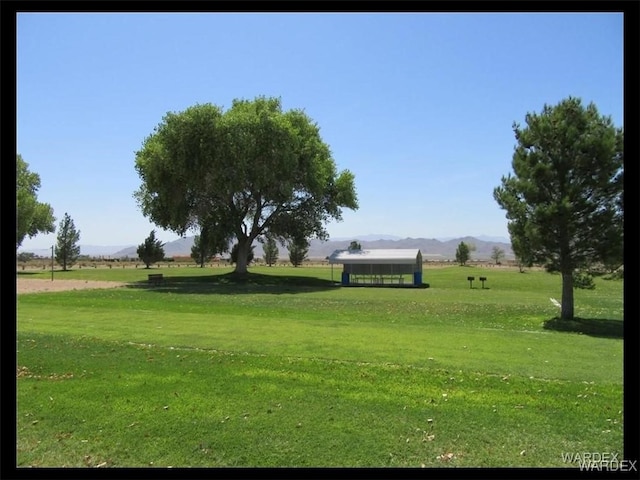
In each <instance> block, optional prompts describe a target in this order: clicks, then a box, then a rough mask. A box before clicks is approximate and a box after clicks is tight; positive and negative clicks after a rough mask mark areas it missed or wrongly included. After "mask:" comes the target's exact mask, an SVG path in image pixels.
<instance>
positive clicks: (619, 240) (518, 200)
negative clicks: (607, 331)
mask: <svg viewBox="0 0 640 480" xmlns="http://www.w3.org/2000/svg"><path fill="white" fill-rule="evenodd" d="M525 120H526V123H527V125H526V126H525V127H521V126H520V125H518V124H515V123H514V126H513V129H514V133H515V137H516V141H517V145H516V148H515V151H514V154H513V158H512V162H511V166H512V168H513V175H512V174H509V175H508V176H503V177H502V183H501V185H500V186H498V187H496V188H495V189H494V192H493V196H494V198H495V200H496V201H497V202H498V204H499V205H500V207H501V208H503V209H504V210H505V211H506V216H507V219H508V220H509V223H508V224H507V227H508V229H509V234H510V235H511V244H512V246H513V247H514V253H515V254H516V255H517V256H519V257H520V258H522V259H523V260H525V261H527V262H534V263H536V264H540V265H544V267H545V268H546V269H547V271H550V272H559V273H560V274H561V275H562V302H561V303H562V307H561V313H560V318H561V319H563V320H572V319H573V318H574V296H573V289H574V288H576V287H580V288H585V287H586V288H590V285H591V284H590V283H589V281H588V280H585V278H586V277H585V276H584V274H583V273H584V272H585V271H587V270H588V269H589V268H590V267H592V266H595V265H608V266H609V267H610V268H611V267H613V266H614V265H621V264H622V261H623V258H622V256H623V224H624V204H623V176H624V132H623V130H622V128H616V127H615V126H614V125H613V122H612V120H611V117H606V116H601V115H600V114H599V113H598V109H597V108H596V106H595V105H594V104H592V103H591V104H589V105H588V106H587V107H584V106H583V105H582V102H581V101H580V99H577V98H572V97H569V98H568V99H565V100H563V101H561V102H560V103H559V104H558V105H555V106H549V105H545V106H544V108H543V110H542V112H541V113H539V114H538V113H528V114H527V115H526V117H525ZM576 280H578V281H576Z"/></svg>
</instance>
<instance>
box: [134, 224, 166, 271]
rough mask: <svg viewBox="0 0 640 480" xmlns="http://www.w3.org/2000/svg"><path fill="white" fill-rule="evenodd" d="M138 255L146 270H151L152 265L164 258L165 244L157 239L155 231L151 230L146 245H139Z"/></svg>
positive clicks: (145, 241)
mask: <svg viewBox="0 0 640 480" xmlns="http://www.w3.org/2000/svg"><path fill="white" fill-rule="evenodd" d="M136 253H137V254H138V258H139V259H140V260H142V262H143V263H144V264H145V268H151V265H152V264H154V263H156V262H159V261H160V260H162V259H163V258H164V244H163V243H162V242H161V241H160V240H158V239H157V238H156V231H155V230H151V233H149V236H148V237H147V238H145V240H144V243H141V244H140V245H138V249H137V251H136Z"/></svg>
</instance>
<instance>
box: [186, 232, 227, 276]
mask: <svg viewBox="0 0 640 480" xmlns="http://www.w3.org/2000/svg"><path fill="white" fill-rule="evenodd" d="M220 232H221V230H219V229H217V228H216V227H215V226H205V227H202V228H201V229H200V235H196V236H195V237H194V239H193V246H192V247H191V258H193V261H194V262H196V263H197V264H198V265H200V268H203V267H204V264H205V263H206V262H208V261H210V260H211V259H212V258H213V257H214V256H215V255H216V254H218V253H224V252H226V251H227V250H228V249H229V239H228V238H227V237H225V236H223V235H220Z"/></svg>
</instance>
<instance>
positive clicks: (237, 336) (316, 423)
mask: <svg viewBox="0 0 640 480" xmlns="http://www.w3.org/2000/svg"><path fill="white" fill-rule="evenodd" d="M230 271H231V269H230V268H205V269H200V268H160V269H153V273H163V274H164V275H165V277H166V282H165V283H164V284H163V285H160V286H157V287H153V286H149V285H147V281H146V275H147V273H149V271H148V270H144V269H136V270H134V269H115V268H114V269H82V270H73V271H69V272H56V273H55V279H62V278H78V279H85V280H114V281H125V282H131V286H129V287H123V288H118V289H105V290H78V291H68V292H56V293H39V294H29V295H19V296H18V298H17V350H18V354H17V363H18V380H17V382H18V383H17V386H18V395H17V420H18V423H17V435H18V438H17V462H18V466H38V467H40V466H42V467H58V466H102V467H147V466H155V467H166V466H173V467H421V466H425V467H448V466H462V467H512V466H515V467H574V468H576V467H577V465H575V464H569V463H566V462H565V461H564V460H563V454H567V453H576V452H610V453H612V454H616V453H617V454H618V455H619V457H620V458H622V449H623V430H622V426H623V413H624V412H623V381H622V372H623V339H622V318H623V301H622V281H620V280H605V279H603V278H597V279H596V289H595V290H577V291H576V316H577V317H579V318H580V320H579V321H576V322H573V323H571V324H569V325H566V326H564V328H565V330H566V331H560V330H558V325H557V322H553V321H550V320H552V319H553V318H554V317H555V316H556V315H557V314H558V309H557V307H555V306H554V305H553V304H552V302H551V301H550V298H556V299H559V295H560V291H561V281H560V277H559V276H557V275H551V274H547V273H544V272H540V271H528V272H526V273H519V272H518V271H517V270H511V269H499V268H490V269H489V268H474V267H457V266H453V267H443V268H427V269H425V271H424V276H423V277H424V278H423V280H424V282H426V283H429V285H430V288H426V289H412V288H406V289H399V288H393V289H391V288H344V287H339V286H336V285H335V284H334V283H333V282H331V270H330V269H329V268H323V267H304V268H287V267H278V268H268V267H255V268H252V269H251V275H250V277H249V279H248V280H247V281H244V282H237V281H234V280H233V278H232V277H231V276H230V275H229V272H230ZM21 275H25V276H29V277H30V278H33V277H40V278H44V279H48V278H50V272H46V271H45V272H36V273H34V272H29V273H25V272H18V277H20V276H21ZM468 275H475V276H476V278H477V277H478V276H487V277H488V280H487V282H485V287H486V288H484V289H483V288H481V284H480V283H479V282H477V281H476V282H474V285H473V286H474V288H469V282H468V281H467V280H466V278H467V276H468ZM334 277H335V279H336V280H337V279H338V277H339V273H337V272H334ZM54 281H55V280H54Z"/></svg>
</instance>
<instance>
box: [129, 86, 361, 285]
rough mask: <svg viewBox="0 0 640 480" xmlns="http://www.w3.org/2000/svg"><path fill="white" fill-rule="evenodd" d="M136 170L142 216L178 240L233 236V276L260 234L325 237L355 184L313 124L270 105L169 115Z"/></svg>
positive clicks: (350, 201)
mask: <svg viewBox="0 0 640 480" xmlns="http://www.w3.org/2000/svg"><path fill="white" fill-rule="evenodd" d="M135 167H136V170H137V172H138V174H139V176H140V178H141V180H142V185H141V186H140V188H139V189H138V190H137V191H136V192H135V194H134V196H135V197H136V199H137V201H138V204H139V205H140V207H141V209H142V212H143V214H144V215H145V216H147V217H148V218H150V220H151V221H153V222H154V223H156V224H157V225H160V226H161V227H162V228H165V229H167V230H171V231H174V232H176V233H178V234H179V235H184V233H185V232H186V231H187V230H189V229H197V228H199V227H201V226H202V225H203V224H204V222H213V223H215V224H216V225H218V227H219V228H221V229H222V231H223V232H224V233H225V234H229V235H230V236H233V237H235V238H236V241H237V244H238V252H239V254H238V262H237V263H236V268H235V271H236V272H237V273H246V271H247V264H246V258H247V255H248V253H249V250H250V247H251V245H252V244H253V241H254V240H255V239H256V238H258V237H259V236H261V235H267V234H270V235H271V236H273V237H274V238H277V239H279V240H281V241H282V242H285V241H287V240H291V239H294V238H296V239H300V238H312V237H316V238H321V239H326V238H327V237H328V234H327V232H326V230H325V228H324V224H325V223H326V222H327V221H329V220H331V219H334V220H341V219H342V209H343V208H350V209H357V208H358V203H357V197H356V192H355V185H354V176H353V174H352V173H351V172H350V171H348V170H344V171H342V172H337V170H336V165H335V162H334V160H333V158H332V156H331V152H330V150H329V147H328V146H327V145H326V144H325V143H324V142H323V140H322V138H321V137H320V130H319V128H318V126H317V125H316V124H315V123H314V122H313V121H312V120H311V119H310V118H309V117H308V116H307V115H306V114H305V113H304V112H303V111H302V110H288V111H283V110H282V106H281V103H280V100H279V99H277V98H265V97H258V98H256V99H254V100H252V101H249V100H234V101H233V103H232V105H231V108H229V109H228V110H226V111H223V110H222V109H221V108H219V107H217V106H215V105H211V104H204V105H195V106H192V107H190V108H187V109H186V110H185V111H183V112H179V113H167V114H166V115H165V116H164V118H163V120H162V122H161V123H160V124H159V125H158V126H157V127H156V128H155V131H154V132H153V133H152V134H151V135H150V136H149V137H147V138H146V139H145V141H144V143H143V145H142V148H141V149H140V150H139V151H138V152H137V153H136V162H135Z"/></svg>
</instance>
